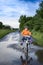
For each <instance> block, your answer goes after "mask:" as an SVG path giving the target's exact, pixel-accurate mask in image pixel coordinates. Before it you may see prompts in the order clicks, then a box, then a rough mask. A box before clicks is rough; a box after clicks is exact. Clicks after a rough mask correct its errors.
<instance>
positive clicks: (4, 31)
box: [0, 29, 14, 39]
mask: <svg viewBox="0 0 43 65" xmlns="http://www.w3.org/2000/svg"><path fill="white" fill-rule="evenodd" d="M13 31H14V30H9V29H0V39H1V38H2V37H4V36H5V35H7V34H8V33H10V32H13Z"/></svg>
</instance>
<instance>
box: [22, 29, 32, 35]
mask: <svg viewBox="0 0 43 65" xmlns="http://www.w3.org/2000/svg"><path fill="white" fill-rule="evenodd" d="M21 34H22V36H30V35H31V32H30V31H29V30H23V31H22V32H21Z"/></svg>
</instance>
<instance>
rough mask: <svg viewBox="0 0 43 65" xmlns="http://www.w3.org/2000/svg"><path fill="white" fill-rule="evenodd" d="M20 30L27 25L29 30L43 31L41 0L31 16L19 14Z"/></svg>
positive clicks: (42, 6)
mask: <svg viewBox="0 0 43 65" xmlns="http://www.w3.org/2000/svg"><path fill="white" fill-rule="evenodd" d="M19 22H20V30H22V29H23V28H24V26H28V28H29V29H30V30H33V29H34V30H35V31H40V32H43V1H42V2H41V3H40V4H39V9H38V10H36V14H35V16H33V17H26V15H22V16H20V19H19Z"/></svg>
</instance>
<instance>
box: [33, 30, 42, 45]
mask: <svg viewBox="0 0 43 65" xmlns="http://www.w3.org/2000/svg"><path fill="white" fill-rule="evenodd" d="M32 33H33V34H32V36H33V37H34V38H35V39H36V42H37V43H35V44H37V45H39V46H43V33H41V32H39V31H38V32H36V31H32Z"/></svg>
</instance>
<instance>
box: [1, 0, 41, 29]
mask: <svg viewBox="0 0 43 65" xmlns="http://www.w3.org/2000/svg"><path fill="white" fill-rule="evenodd" d="M40 1H41V0H0V21H2V22H3V24H6V25H10V26H12V27H14V28H18V27H19V22H18V19H19V17H20V16H21V15H26V16H34V15H35V14H36V9H38V8H39V3H40Z"/></svg>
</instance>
